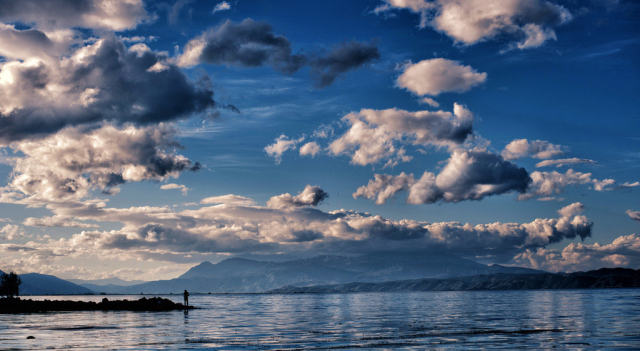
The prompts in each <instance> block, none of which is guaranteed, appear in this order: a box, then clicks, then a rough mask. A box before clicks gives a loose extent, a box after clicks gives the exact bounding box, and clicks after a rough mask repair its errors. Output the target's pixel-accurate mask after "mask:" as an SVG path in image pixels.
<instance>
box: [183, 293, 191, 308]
mask: <svg viewBox="0 0 640 351" xmlns="http://www.w3.org/2000/svg"><path fill="white" fill-rule="evenodd" d="M182 296H184V305H185V306H187V307H189V292H188V291H187V290H185V291H184V293H183V294H182Z"/></svg>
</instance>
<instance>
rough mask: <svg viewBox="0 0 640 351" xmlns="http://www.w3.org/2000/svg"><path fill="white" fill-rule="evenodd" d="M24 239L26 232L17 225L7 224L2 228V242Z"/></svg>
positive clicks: (0, 238) (0, 229)
mask: <svg viewBox="0 0 640 351" xmlns="http://www.w3.org/2000/svg"><path fill="white" fill-rule="evenodd" d="M23 237H24V231H23V230H22V228H20V227H19V226H18V225H16V224H5V226H4V227H2V228H0V240H15V239H20V238H23Z"/></svg>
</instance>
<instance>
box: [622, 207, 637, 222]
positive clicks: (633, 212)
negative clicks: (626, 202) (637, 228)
mask: <svg viewBox="0 0 640 351" xmlns="http://www.w3.org/2000/svg"><path fill="white" fill-rule="evenodd" d="M625 213H626V214H627V215H629V218H631V219H633V220H634V221H636V222H638V223H640V211H631V210H627V211H626V212H625Z"/></svg>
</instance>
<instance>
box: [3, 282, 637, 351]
mask: <svg viewBox="0 0 640 351" xmlns="http://www.w3.org/2000/svg"><path fill="white" fill-rule="evenodd" d="M104 297H105V296H59V297H55V296H46V297H27V298H32V299H38V300H42V299H45V298H46V299H50V300H54V299H66V300H70V299H73V300H83V301H100V300H101V299H102V298H104ZM107 297H108V298H109V299H125V298H127V299H138V298H140V296H136V295H133V296H107ZM167 297H168V298H170V299H172V300H174V301H177V302H182V301H181V300H182V297H181V296H179V295H169V296H167ZM190 302H191V304H192V305H195V306H199V307H202V308H203V309H202V310H192V311H189V312H188V313H187V312H183V311H174V312H65V313H45V314H18V315H1V314H0V349H2V350H5V349H16V350H41V349H64V350H67V349H72V350H105V349H106V350H123V349H126V350H175V349H183V350H198V349H202V350H326V349H342V350H350V349H359V350H362V349H375V350H398V349H400V350H424V349H439V348H455V349H470V350H474V349H508V350H510V349H514V348H519V349H535V350H538V349H550V348H557V349H575V350H595V349H613V348H616V349H628V350H637V349H640V289H612V290H543V291H476V292H423V293H362V294H294V295H236V294H229V295H192V296H191V297H190ZM30 335H31V336H35V339H30V340H27V339H26V338H27V336H30Z"/></svg>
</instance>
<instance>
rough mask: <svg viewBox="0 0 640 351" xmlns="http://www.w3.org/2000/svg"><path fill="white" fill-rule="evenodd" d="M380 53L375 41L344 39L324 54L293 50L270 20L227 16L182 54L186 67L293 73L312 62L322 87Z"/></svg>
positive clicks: (183, 65)
mask: <svg viewBox="0 0 640 351" xmlns="http://www.w3.org/2000/svg"><path fill="white" fill-rule="evenodd" d="M379 57H380V54H379V53H378V48H377V46H376V45H375V44H373V43H359V42H355V41H352V42H344V43H342V44H339V45H336V46H335V47H333V49H332V50H330V51H329V52H327V53H325V54H323V55H305V54H292V49H291V42H289V39H287V38H286V37H285V36H282V35H276V34H275V33H274V32H273V29H272V28H271V25H269V24H268V23H266V22H257V21H254V20H252V19H250V18H247V19H245V20H244V21H242V22H240V23H236V22H233V21H231V20H227V21H226V22H224V23H223V24H221V25H219V26H217V27H214V28H210V29H209V30H207V31H206V32H204V33H202V35H200V36H198V37H196V38H194V39H191V40H190V41H189V42H188V43H187V44H186V45H185V48H184V52H183V53H182V55H180V57H179V58H178V64H179V65H180V66H182V67H193V66H195V65H198V64H200V63H208V64H215V65H229V66H239V67H262V66H271V67H272V68H273V69H275V70H277V71H279V72H282V73H285V74H292V73H294V72H296V71H298V70H299V69H300V68H302V67H304V66H307V65H308V66H309V67H310V69H311V76H312V77H313V78H314V79H315V80H316V85H317V86H318V87H320V88H322V87H326V86H328V85H330V84H331V83H333V81H334V80H335V79H336V78H337V77H338V76H339V75H341V74H343V73H346V72H348V71H351V70H354V69H357V68H360V67H362V66H364V65H365V64H367V63H369V62H372V61H373V60H376V59H378V58H379Z"/></svg>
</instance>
